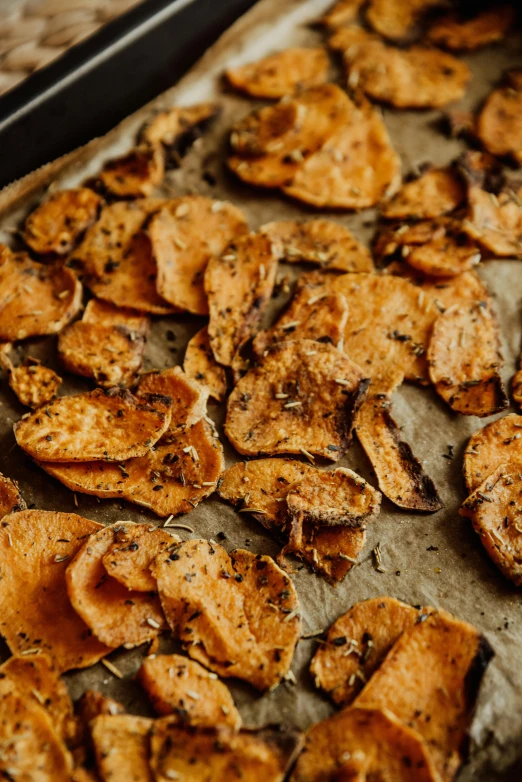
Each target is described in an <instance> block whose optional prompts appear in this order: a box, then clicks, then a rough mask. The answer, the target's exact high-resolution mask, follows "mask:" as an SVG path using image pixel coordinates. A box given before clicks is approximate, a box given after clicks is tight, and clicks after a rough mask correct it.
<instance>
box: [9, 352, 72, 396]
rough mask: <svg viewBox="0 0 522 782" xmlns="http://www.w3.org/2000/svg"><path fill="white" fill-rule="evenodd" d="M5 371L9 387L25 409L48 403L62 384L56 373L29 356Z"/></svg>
mask: <svg viewBox="0 0 522 782" xmlns="http://www.w3.org/2000/svg"><path fill="white" fill-rule="evenodd" d="M7 371H8V375H9V385H10V386H11V388H12V389H13V391H14V392H15V394H16V396H17V397H18V399H19V400H20V402H21V403H22V404H23V405H27V407H40V406H41V405H45V404H47V403H48V402H50V401H51V399H52V398H53V397H54V396H56V392H57V391H58V388H59V387H60V385H61V383H62V378H61V377H59V376H58V375H57V374H56V372H53V370H52V369H49V367H45V366H44V365H43V364H42V363H41V362H40V361H38V359H36V358H31V356H28V357H27V358H26V359H25V360H24V361H23V363H22V364H20V365H19V366H17V367H15V366H13V365H12V364H11V367H10V368H9V369H8V370H7Z"/></svg>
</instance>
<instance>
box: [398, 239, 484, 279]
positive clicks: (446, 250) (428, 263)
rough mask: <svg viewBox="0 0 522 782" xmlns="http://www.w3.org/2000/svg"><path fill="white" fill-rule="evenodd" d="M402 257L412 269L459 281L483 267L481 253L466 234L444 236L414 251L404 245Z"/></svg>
mask: <svg viewBox="0 0 522 782" xmlns="http://www.w3.org/2000/svg"><path fill="white" fill-rule="evenodd" d="M402 255H403V257H405V258H406V262H407V263H408V266H411V267H412V268H413V269H417V270H418V271H420V272H422V273H423V274H426V275H430V276H431V277H457V276H458V275H459V274H462V273H463V272H467V271H470V269H472V268H473V267H474V266H476V265H477V264H478V263H480V258H481V254H480V250H479V249H478V247H477V245H476V243H475V242H474V241H473V240H472V239H470V238H469V237H468V236H466V234H463V233H460V234H457V235H452V233H451V232H446V231H445V230H444V231H443V235H442V236H437V235H436V234H434V238H433V239H431V240H430V241H428V242H426V244H421V245H417V246H413V247H408V246H407V245H403V249H402Z"/></svg>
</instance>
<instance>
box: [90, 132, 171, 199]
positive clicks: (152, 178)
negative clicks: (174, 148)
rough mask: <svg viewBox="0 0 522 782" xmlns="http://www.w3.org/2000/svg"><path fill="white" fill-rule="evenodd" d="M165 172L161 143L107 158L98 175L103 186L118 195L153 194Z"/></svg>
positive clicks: (136, 195)
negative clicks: (112, 158) (110, 158)
mask: <svg viewBox="0 0 522 782" xmlns="http://www.w3.org/2000/svg"><path fill="white" fill-rule="evenodd" d="M164 174H165V159H164V154H163V149H162V148H161V146H160V145H159V144H158V145H154V144H141V145H140V146H138V147H135V148H134V149H131V151H130V152H128V153H127V154H126V155H123V156H122V157H118V158H115V159H114V160H109V161H108V162H107V163H106V164H105V165H104V167H103V169H102V170H101V171H100V173H99V174H98V179H99V181H100V182H101V184H102V186H103V188H104V189H105V190H107V192H109V193H110V194H111V195H113V196H117V197H118V198H139V197H141V196H150V195H152V193H153V191H154V189H155V188H156V187H157V186H158V185H159V184H161V182H162V180H163V176H164Z"/></svg>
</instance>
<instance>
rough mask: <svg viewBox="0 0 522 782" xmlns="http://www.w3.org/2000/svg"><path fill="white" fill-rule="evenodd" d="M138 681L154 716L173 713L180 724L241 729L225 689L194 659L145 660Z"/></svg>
mask: <svg viewBox="0 0 522 782" xmlns="http://www.w3.org/2000/svg"><path fill="white" fill-rule="evenodd" d="M137 679H138V681H139V683H140V684H141V686H142V687H143V688H144V689H145V692H146V693H147V695H148V696H149V698H150V701H151V703H152V705H153V707H154V711H155V712H156V714H159V715H165V714H173V715H175V718H177V720H178V721H179V723H180V725H194V726H196V727H200V728H213V727H214V726H216V725H219V724H223V725H229V726H230V727H231V728H234V729H236V730H238V729H239V728H240V727H241V715H240V714H239V712H238V710H237V709H236V706H235V704H234V700H233V698H232V696H231V694H230V691H229V689H228V687H226V686H225V685H224V684H223V682H220V681H219V680H218V678H217V676H216V674H215V673H209V671H207V670H205V668H203V666H201V665H200V664H199V663H197V662H195V661H194V660H189V659H187V657H182V656H181V655H179V654H158V655H155V656H154V657H152V658H151V657H149V658H147V659H146V660H144V662H143V664H142V666H141V668H140V669H139V671H138V674H137ZM173 722H174V720H173V721H172V722H171V723H170V724H173Z"/></svg>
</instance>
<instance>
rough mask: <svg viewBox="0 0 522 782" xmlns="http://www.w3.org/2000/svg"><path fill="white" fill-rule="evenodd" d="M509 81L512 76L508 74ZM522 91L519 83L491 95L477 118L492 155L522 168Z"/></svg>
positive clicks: (495, 91) (483, 138) (485, 145)
mask: <svg viewBox="0 0 522 782" xmlns="http://www.w3.org/2000/svg"><path fill="white" fill-rule="evenodd" d="M508 80H509V74H508ZM521 107H522V89H521V88H520V85H519V84H518V82H517V81H515V80H514V79H513V80H511V84H509V83H508V84H507V85H506V86H505V87H498V88H497V89H495V90H493V92H492V93H491V94H490V95H489V97H488V98H487V99H486V102H485V103H484V106H483V107H482V111H481V112H480V114H479V116H478V119H477V128H476V133H477V136H478V137H479V139H480V140H481V142H482V144H483V145H484V147H485V148H486V149H487V150H488V152H491V154H492V155H498V156H500V157H511V158H513V159H514V160H515V161H516V163H517V164H518V165H522V109H521Z"/></svg>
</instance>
